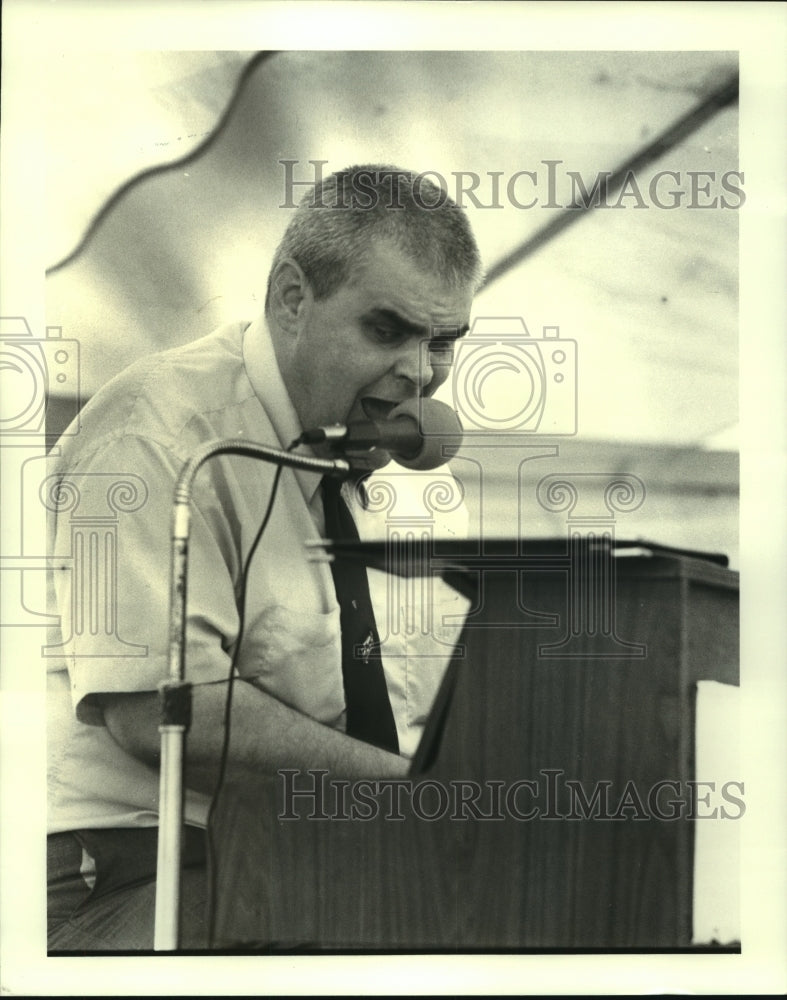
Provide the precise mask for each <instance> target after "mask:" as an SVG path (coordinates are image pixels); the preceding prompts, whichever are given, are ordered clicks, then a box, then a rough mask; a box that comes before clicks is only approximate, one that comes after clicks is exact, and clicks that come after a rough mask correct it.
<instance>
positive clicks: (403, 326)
mask: <svg viewBox="0 0 787 1000" xmlns="http://www.w3.org/2000/svg"><path fill="white" fill-rule="evenodd" d="M368 317H369V319H372V320H376V321H378V322H385V323H389V324H391V325H392V326H395V327H397V328H398V329H399V330H401V331H402V332H403V333H406V334H407V335H408V336H410V337H419V338H421V339H426V338H429V336H430V335H431V334H432V333H434V334H435V336H437V337H448V336H451V337H464V335H465V334H466V333H467V331H468V330H469V329H470V324H469V323H465V324H464V325H463V326H452V325H451V324H450V323H445V324H440V325H439V326H436V327H428V326H423V325H422V324H420V323H413V322H412V321H411V320H409V319H407V318H406V317H404V316H402V315H401V313H398V312H397V311H396V310H395V309H384V308H379V309H371V310H370V311H369V313H368Z"/></svg>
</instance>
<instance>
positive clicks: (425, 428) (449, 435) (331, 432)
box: [300, 399, 462, 471]
mask: <svg viewBox="0 0 787 1000" xmlns="http://www.w3.org/2000/svg"><path fill="white" fill-rule="evenodd" d="M300 440H301V442H302V443H303V444H322V443H324V442H327V443H328V444H330V446H331V447H332V448H333V449H334V450H336V451H339V452H341V453H342V454H345V453H346V452H348V451H371V450H372V449H375V448H378V449H380V450H382V451H388V452H390V453H391V455H392V456H393V458H395V459H396V461H397V462H398V463H399V465H403V466H404V467H405V468H407V469H419V470H422V471H423V470H426V469H436V468H437V467H438V466H439V465H443V464H444V463H445V462H447V461H448V459H449V458H453V456H454V455H455V454H456V453H457V451H459V448H460V446H461V444H462V424H461V423H460V421H459V417H458V416H457V415H456V413H455V412H454V411H453V410H452V409H451V407H450V406H446V405H445V403H438V402H437V400H435V399H408V400H406V401H405V402H404V403H400V404H399V405H398V406H395V407H394V408H393V410H391V412H390V413H389V414H388V417H387V418H386V419H385V420H381V421H376V420H359V421H357V422H355V423H351V424H332V425H330V426H328V427H315V428H314V429H312V430H308V431H304V433H303V435H302V436H301V439H300Z"/></svg>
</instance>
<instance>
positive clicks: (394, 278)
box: [284, 242, 473, 469]
mask: <svg viewBox="0 0 787 1000" xmlns="http://www.w3.org/2000/svg"><path fill="white" fill-rule="evenodd" d="M472 298H473V293H472V289H471V288H470V287H466V288H461V289H458V290H457V289H455V288H452V287H450V286H448V285H446V284H445V283H444V282H442V281H440V280H438V279H437V278H435V277H434V276H433V275H432V274H430V273H428V272H424V271H423V270H422V269H421V268H420V267H419V266H418V265H417V264H414V263H413V262H412V261H411V260H409V259H408V258H407V257H406V256H405V255H404V254H403V253H402V252H401V251H399V250H398V249H397V248H395V247H394V246H392V245H391V244H389V243H385V242H381V243H378V244H375V246H374V247H373V249H372V251H371V252H370V253H369V254H367V255H366V257H365V259H364V261H363V262H362V263H361V264H359V266H358V268H357V269H356V270H355V271H354V273H353V274H352V275H351V277H350V279H349V280H348V281H347V282H346V283H345V284H344V285H342V286H341V287H340V288H339V289H338V290H337V291H336V292H335V293H334V294H333V295H331V296H330V297H329V298H327V299H322V300H319V301H317V300H315V299H314V297H313V296H312V294H311V289H310V287H308V285H307V286H306V289H305V291H304V294H303V298H302V301H301V303H300V306H299V312H298V316H297V320H296V322H295V325H294V326H295V329H294V333H293V335H292V337H291V338H290V341H291V343H290V349H289V351H288V361H287V363H286V364H285V369H284V370H285V381H286V383H287V387H288V389H289V391H290V394H291V396H292V399H293V403H294V404H295V408H296V410H297V411H298V415H299V417H300V418H301V423H302V425H303V427H304V428H310V427H318V426H322V425H325V424H335V423H341V424H346V423H350V422H351V421H358V420H376V421H380V420H385V419H386V417H387V416H388V414H389V413H390V411H391V410H392V409H393V408H394V406H396V405H397V404H398V403H401V402H403V401H404V400H406V399H413V398H415V397H417V396H431V395H432V394H433V393H434V392H435V390H436V389H437V388H438V387H439V386H440V385H442V384H443V382H445V380H446V379H447V378H448V375H449V372H450V366H451V363H452V361H453V341H454V340H455V339H456V338H457V337H459V336H461V335H462V334H464V333H465V332H466V331H467V329H468V320H469V316H470V306H471V303H472ZM389 459H390V456H389V455H388V453H386V452H371V453H369V455H368V456H365V457H364V459H363V464H364V466H365V467H366V468H370V469H371V468H379V467H380V466H382V465H385V464H386V463H387V462H388V461H389ZM354 464H358V463H356V462H354Z"/></svg>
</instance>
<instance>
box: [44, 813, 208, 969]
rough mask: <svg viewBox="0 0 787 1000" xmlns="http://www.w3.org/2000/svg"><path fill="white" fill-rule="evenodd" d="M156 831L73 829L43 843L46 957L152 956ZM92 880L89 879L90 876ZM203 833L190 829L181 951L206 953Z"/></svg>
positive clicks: (185, 859) (185, 856) (183, 885)
mask: <svg viewBox="0 0 787 1000" xmlns="http://www.w3.org/2000/svg"><path fill="white" fill-rule="evenodd" d="M157 841H158V830H157V829H156V828H155V827H152V828H148V829H141V828H140V829H124V830H74V831H71V832H69V833H56V834H51V835H50V836H49V837H48V838H47V868H48V878H47V881H48V891H47V942H48V947H49V952H50V953H52V952H71V951H79V952H92V951H152V949H153V925H154V914H155V901H156V845H157ZM93 873H94V874H93ZM207 896H208V890H207V875H206V865H205V833H204V831H203V830H197V829H196V828H194V827H187V828H186V832H185V835H184V843H183V871H182V874H181V917H180V926H181V942H180V946H181V948H182V949H183V950H189V949H195V950H196V949H205V948H207V947H208V931H207V920H206V909H207V905H206V904H207Z"/></svg>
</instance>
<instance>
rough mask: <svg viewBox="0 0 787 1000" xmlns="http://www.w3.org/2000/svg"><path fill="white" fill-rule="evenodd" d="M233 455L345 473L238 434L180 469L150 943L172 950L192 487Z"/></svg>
mask: <svg viewBox="0 0 787 1000" xmlns="http://www.w3.org/2000/svg"><path fill="white" fill-rule="evenodd" d="M222 454H225V455H226V454H233V455H243V456H246V457H247V458H259V459H262V460H264V461H267V462H274V463H276V464H279V465H287V466H290V467H292V468H297V469H305V470H307V471H311V472H319V473H321V474H322V475H335V476H346V475H347V474H348V472H349V471H350V464H349V462H347V461H346V460H345V459H342V458H337V459H328V458H314V457H312V456H311V455H293V454H291V453H290V452H287V451H281V450H280V449H278V448H269V447H268V446H267V445H262V444H254V443H250V442H249V441H246V440H244V439H242V438H230V439H227V440H221V441H211V442H209V443H208V444H206V445H204V446H203V448H202V449H201V450H200V451H198V452H197V453H196V454H195V455H194V456H192V458H190V459H189V460H188V462H186V464H185V465H184V466H183V469H182V470H181V473H180V476H179V477H178V482H177V484H176V486H175V494H174V501H173V513H172V563H171V581H170V631H169V675H168V678H167V679H166V680H165V681H163V682H162V683H161V685H160V686H159V690H160V692H161V704H162V712H161V725H160V726H159V732H160V733H161V764H160V777H159V834H158V855H157V860H156V911H155V928H154V935H153V947H154V949H155V950H156V951H176V950H177V948H178V947H179V944H180V872H181V848H182V839H183V763H184V758H185V752H184V751H185V740H186V733H187V731H188V728H189V725H190V722H191V685H190V684H188V683H186V681H185V662H184V661H185V646H186V584H187V577H188V545H189V528H190V521H191V515H190V504H191V490H192V485H193V482H194V477H195V475H196V474H197V471H198V470H199V468H200V466H201V465H202V464H203V462H206V461H207V460H208V459H209V458H213V457H214V456H215V455H222Z"/></svg>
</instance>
